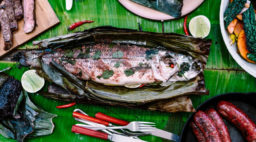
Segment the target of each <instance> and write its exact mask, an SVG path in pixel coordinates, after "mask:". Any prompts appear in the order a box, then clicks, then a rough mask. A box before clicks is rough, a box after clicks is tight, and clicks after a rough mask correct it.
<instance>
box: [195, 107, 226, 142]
mask: <svg viewBox="0 0 256 142" xmlns="http://www.w3.org/2000/svg"><path fill="white" fill-rule="evenodd" d="M194 122H195V124H196V125H197V126H198V128H199V129H200V130H201V131H202V132H203V134H204V136H205V138H206V141H207V142H221V139H220V135H219V132H218V130H217V128H216V126H215V125H214V122H213V121H212V120H211V119H210V117H209V116H208V115H207V114H206V113H205V112H203V111H201V110H199V111H198V112H196V113H195V115H194Z"/></svg>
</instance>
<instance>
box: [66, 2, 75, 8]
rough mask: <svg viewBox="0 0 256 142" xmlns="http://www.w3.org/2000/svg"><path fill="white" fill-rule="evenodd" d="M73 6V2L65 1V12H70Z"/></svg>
mask: <svg viewBox="0 0 256 142" xmlns="http://www.w3.org/2000/svg"><path fill="white" fill-rule="evenodd" d="M72 6H73V0H66V10H71V8H72Z"/></svg>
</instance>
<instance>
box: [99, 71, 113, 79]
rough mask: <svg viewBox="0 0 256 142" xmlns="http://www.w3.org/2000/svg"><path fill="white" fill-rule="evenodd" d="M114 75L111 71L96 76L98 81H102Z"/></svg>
mask: <svg viewBox="0 0 256 142" xmlns="http://www.w3.org/2000/svg"><path fill="white" fill-rule="evenodd" d="M113 75H114V71H112V70H105V71H104V72H103V74H102V75H101V76H97V78H98V79H100V78H104V79H109V78H110V77H112V76H113Z"/></svg>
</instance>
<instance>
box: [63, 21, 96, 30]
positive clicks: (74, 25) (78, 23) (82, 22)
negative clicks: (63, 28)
mask: <svg viewBox="0 0 256 142" xmlns="http://www.w3.org/2000/svg"><path fill="white" fill-rule="evenodd" d="M93 22H94V21H90V20H84V21H79V22H76V23H74V24H72V25H71V26H69V27H68V30H70V31H71V30H74V29H75V28H77V27H79V26H81V25H83V24H85V23H93Z"/></svg>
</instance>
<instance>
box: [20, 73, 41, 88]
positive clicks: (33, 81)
mask: <svg viewBox="0 0 256 142" xmlns="http://www.w3.org/2000/svg"><path fill="white" fill-rule="evenodd" d="M44 83H45V80H44V78H42V77H40V76H39V75H38V74H37V73H36V70H28V71H26V72H25V73H24V74H23V75H22V78H21V85H22V87H23V89H24V90H26V91H27V92H29V93H36V92H38V91H39V90H41V89H42V88H43V86H44Z"/></svg>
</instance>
